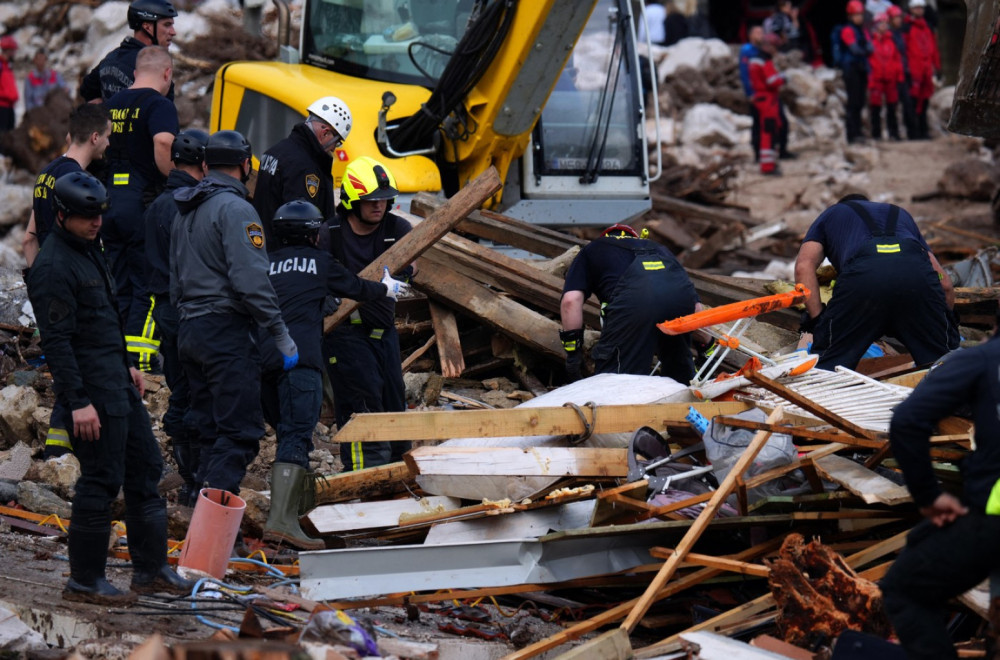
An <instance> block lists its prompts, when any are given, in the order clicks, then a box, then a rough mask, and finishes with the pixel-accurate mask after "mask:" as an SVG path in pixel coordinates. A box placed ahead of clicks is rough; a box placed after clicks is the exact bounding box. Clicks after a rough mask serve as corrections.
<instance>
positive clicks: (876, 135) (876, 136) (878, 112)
mask: <svg viewBox="0 0 1000 660" xmlns="http://www.w3.org/2000/svg"><path fill="white" fill-rule="evenodd" d="M868 116H869V117H870V118H871V122H872V139H873V140H880V139H882V106H880V105H869V106H868Z"/></svg>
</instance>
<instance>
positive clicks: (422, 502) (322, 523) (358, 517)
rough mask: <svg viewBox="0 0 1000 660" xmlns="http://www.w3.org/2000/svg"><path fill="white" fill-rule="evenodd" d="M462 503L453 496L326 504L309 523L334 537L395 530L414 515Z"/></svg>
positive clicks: (311, 512)
mask: <svg viewBox="0 0 1000 660" xmlns="http://www.w3.org/2000/svg"><path fill="white" fill-rule="evenodd" d="M461 506H462V502H461V500H457V499H455V498H453V497H424V498H421V499H419V500H415V499H412V498H406V499H400V500H384V501H379V502H352V503H346V504H328V505H324V506H320V507H316V508H315V509H313V510H312V511H310V512H309V515H308V517H309V522H310V523H312V526H313V527H315V528H316V531H317V532H319V533H320V534H321V535H322V534H337V533H340V532H351V531H356V530H362V529H377V528H381V527H395V526H396V525H399V524H401V523H402V522H405V521H406V519H407V517H411V516H414V515H416V514H430V513H440V512H444V511H450V510H455V509H458V508H460V507H461Z"/></svg>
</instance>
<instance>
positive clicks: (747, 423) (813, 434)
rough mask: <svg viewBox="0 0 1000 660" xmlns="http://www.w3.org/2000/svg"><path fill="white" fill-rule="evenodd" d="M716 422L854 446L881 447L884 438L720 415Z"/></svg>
mask: <svg viewBox="0 0 1000 660" xmlns="http://www.w3.org/2000/svg"><path fill="white" fill-rule="evenodd" d="M715 423H716V424H725V425H726V426H732V427H734V428H741V429H750V430H752V431H764V430H768V431H771V432H773V433H784V434H785V435H790V436H792V437H793V438H802V439H804V440H822V441H823V442H839V443H841V444H844V445H851V446H852V447H865V448H867V449H880V448H881V447H882V446H883V445H884V444H885V441H884V440H871V439H869V438H858V437H855V436H853V435H850V434H847V433H840V432H830V431H815V430H813V429H809V428H806V427H804V426H778V425H775V424H765V423H764V422H754V421H751V420H749V419H739V418H738V417H720V418H719V419H716V420H715Z"/></svg>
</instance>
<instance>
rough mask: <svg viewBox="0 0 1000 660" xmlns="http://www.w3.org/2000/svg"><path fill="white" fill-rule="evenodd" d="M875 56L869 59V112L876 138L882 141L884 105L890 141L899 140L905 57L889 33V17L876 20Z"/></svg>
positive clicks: (874, 35)
mask: <svg viewBox="0 0 1000 660" xmlns="http://www.w3.org/2000/svg"><path fill="white" fill-rule="evenodd" d="M872 48H873V50H872V54H871V55H870V56H869V57H868V62H869V64H870V66H871V73H869V74H868V100H869V106H868V109H869V110H870V112H871V122H872V138H874V139H876V140H879V139H881V138H882V105H883V104H884V105H885V106H886V118H885V122H886V128H887V129H888V132H889V138H890V139H892V140H898V139H899V122H898V120H897V119H896V104H897V103H899V88H898V85H899V83H900V82H902V80H903V57H902V55H900V54H899V49H898V48H896V42H895V41H893V38H892V32H890V31H889V17H888V16H886V15H885V14H879V15H878V16H876V17H875V33H874V34H873V35H872Z"/></svg>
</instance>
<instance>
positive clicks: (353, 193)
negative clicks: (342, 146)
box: [340, 156, 399, 211]
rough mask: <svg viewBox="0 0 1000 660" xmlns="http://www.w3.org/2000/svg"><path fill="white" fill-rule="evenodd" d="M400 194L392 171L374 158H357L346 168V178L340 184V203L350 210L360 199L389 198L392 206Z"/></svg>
mask: <svg viewBox="0 0 1000 660" xmlns="http://www.w3.org/2000/svg"><path fill="white" fill-rule="evenodd" d="M398 194H399V190H397V189H396V179H394V178H393V176H392V172H390V171H389V169H388V168H387V167H386V166H385V165H383V164H382V163H380V162H378V161H377V160H375V159H374V158H369V157H368V156H361V157H360V158H355V159H354V160H352V161H351V162H350V163H348V165H347V169H346V170H344V178H343V179H341V184H340V203H341V204H343V205H344V208H345V209H347V210H348V211H350V210H352V209H353V208H354V206H353V204H354V202H357V201H360V200H364V201H374V200H378V199H388V200H390V202H389V206H392V201H391V200H393V199H395V198H396V195H398Z"/></svg>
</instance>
